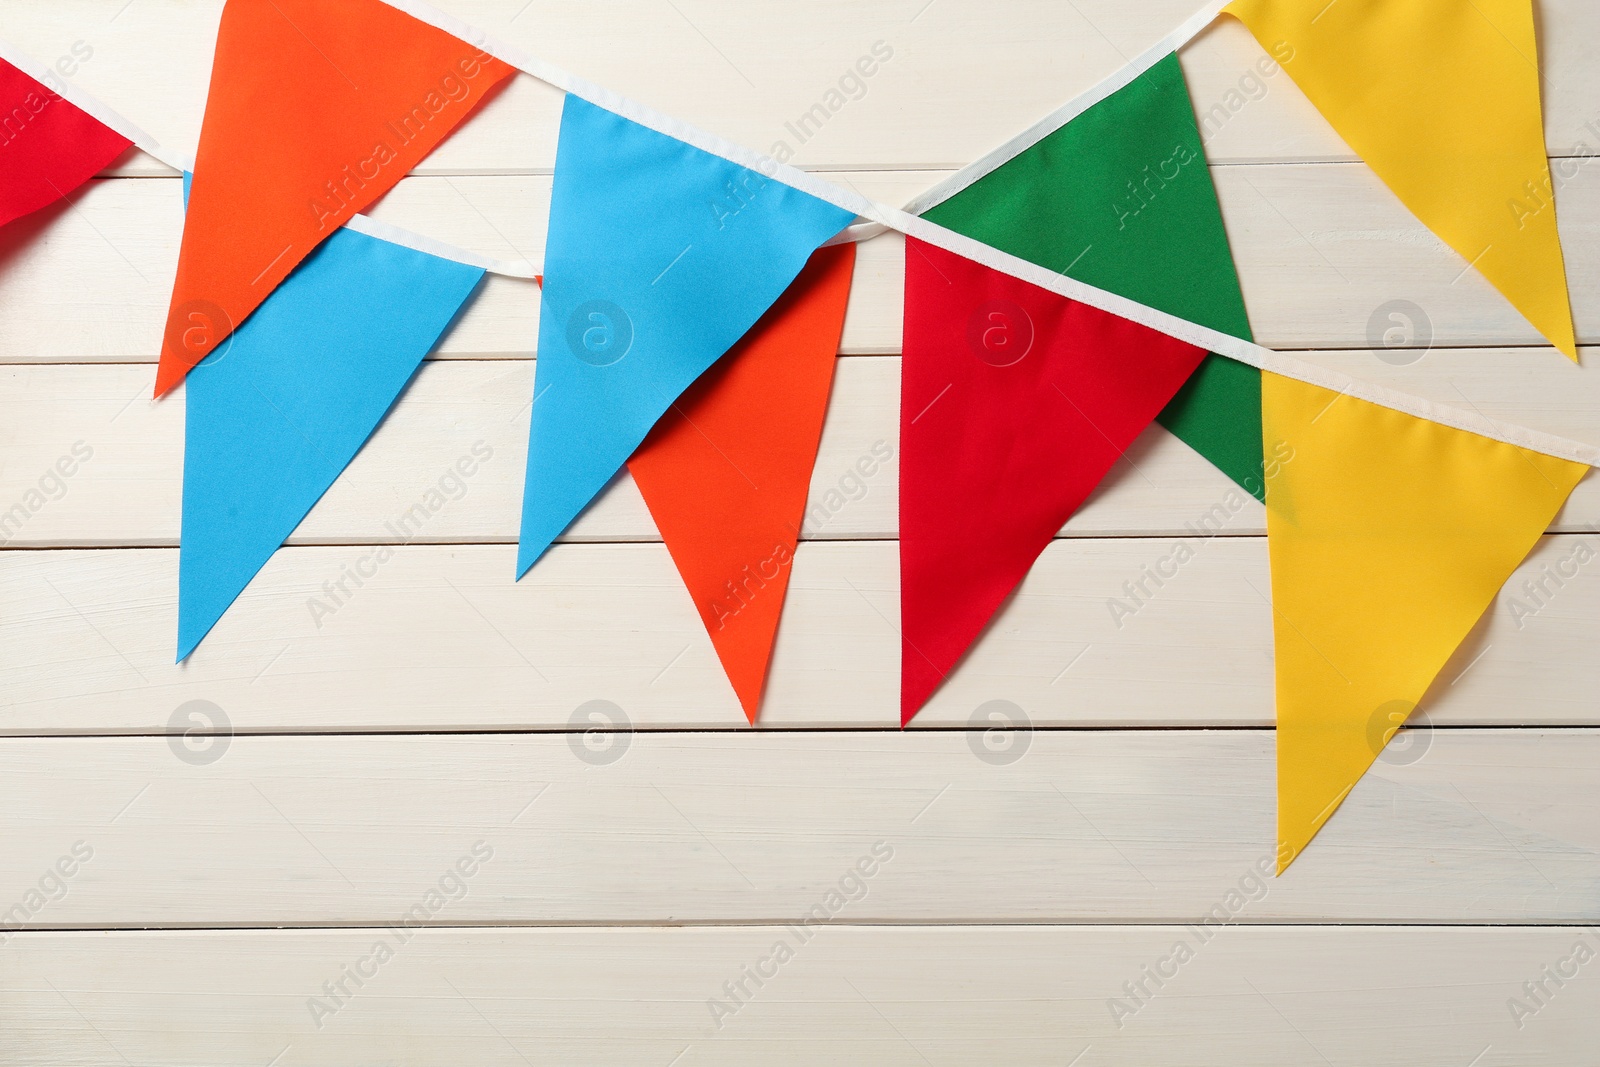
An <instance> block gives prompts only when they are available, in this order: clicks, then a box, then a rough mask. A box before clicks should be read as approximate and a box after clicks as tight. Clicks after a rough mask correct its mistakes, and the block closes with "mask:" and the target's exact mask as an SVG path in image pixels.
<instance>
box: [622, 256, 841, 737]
mask: <svg viewBox="0 0 1600 1067" xmlns="http://www.w3.org/2000/svg"><path fill="white" fill-rule="evenodd" d="M854 266H855V245H853V244H844V245H836V246H834V247H831V248H822V249H819V250H818V251H817V252H816V253H815V254H813V255H812V257H811V260H810V262H809V263H807V264H806V268H805V270H803V271H802V272H801V273H800V276H799V277H798V278H796V279H795V280H794V281H793V282H792V283H791V284H790V286H789V288H788V289H787V290H785V291H784V294H783V296H782V297H781V298H779V300H778V302H777V303H776V304H773V305H772V307H771V308H770V309H769V310H768V311H767V313H766V314H765V315H764V316H762V317H761V319H760V320H759V321H758V322H757V323H756V324H755V325H754V326H753V327H751V328H750V332H749V333H747V334H745V335H744V337H743V338H742V339H741V340H740V341H739V343H738V344H737V345H735V346H734V347H733V348H732V349H730V350H729V351H728V353H727V354H726V355H724V356H723V357H722V358H721V359H720V360H718V361H717V362H716V364H714V365H713V366H712V368H711V369H710V370H709V371H707V372H706V373H705V374H704V375H702V376H701V377H700V378H699V380H697V381H696V382H695V383H694V385H692V386H690V387H689V388H688V390H687V391H686V392H684V394H683V396H682V397H680V398H679V400H678V402H677V403H676V404H674V405H673V407H672V409H671V410H669V411H668V412H667V414H666V415H664V416H662V418H661V420H660V421H659V422H657V423H656V425H655V428H654V429H653V430H651V431H650V436H649V437H647V438H645V441H644V444H642V445H640V446H639V449H638V451H636V452H635V453H634V454H633V458H632V459H630V460H629V461H628V470H629V471H631V472H632V474H633V479H634V481H635V482H637V483H638V486H639V491H640V492H641V493H642V494H644V500H645V503H646V504H648V505H649V507H650V514H651V515H652V516H654V517H655V520H656V525H657V526H658V527H660V529H661V537H662V539H663V540H664V541H666V543H667V549H668V551H670V552H671V553H672V560H673V562H674V563H676V564H677V566H678V573H679V574H681V575H682V576H683V582H684V585H685V586H687V587H688V590H689V595H690V596H691V597H693V599H694V604H695V608H696V609H697V610H698V611H699V612H700V619H701V621H702V622H704V623H705V627H706V630H707V632H708V633H710V635H711V642H712V644H713V645H715V646H716V649H717V655H718V657H720V658H721V660H722V668H723V670H724V671H726V672H727V675H728V680H729V681H730V682H732V683H733V688H734V691H735V692H736V693H737V694H738V696H739V703H740V704H741V705H743V707H744V713H745V716H746V717H747V718H748V719H749V720H750V721H751V722H752V723H754V722H755V721H756V712H757V710H758V709H759V708H760V706H761V691H762V688H763V686H764V685H765V683H766V678H767V664H768V661H769V660H770V659H771V657H772V642H773V639H774V638H775V637H776V636H777V632H778V617H779V615H780V614H781V613H782V610H783V599H784V594H785V592H787V590H788V588H789V570H790V565H791V563H792V561H793V559H794V551H795V543H796V542H797V541H798V540H799V536H800V523H801V519H802V518H803V516H804V514H805V507H806V493H807V490H808V489H809V488H810V484H811V468H812V466H813V465H814V464H815V463H816V459H817V445H818V442H819V441H820V440H821V438H822V421H823V417H824V416H825V415H826V413H827V407H828V391H829V389H830V388H831V386H832V384H833V364H834V357H835V355H836V354H837V353H838V351H839V334H840V331H841V330H842V329H843V327H844V309H845V303H846V301H848V299H849V297H850V278H851V274H852V272H853V270H854Z"/></svg>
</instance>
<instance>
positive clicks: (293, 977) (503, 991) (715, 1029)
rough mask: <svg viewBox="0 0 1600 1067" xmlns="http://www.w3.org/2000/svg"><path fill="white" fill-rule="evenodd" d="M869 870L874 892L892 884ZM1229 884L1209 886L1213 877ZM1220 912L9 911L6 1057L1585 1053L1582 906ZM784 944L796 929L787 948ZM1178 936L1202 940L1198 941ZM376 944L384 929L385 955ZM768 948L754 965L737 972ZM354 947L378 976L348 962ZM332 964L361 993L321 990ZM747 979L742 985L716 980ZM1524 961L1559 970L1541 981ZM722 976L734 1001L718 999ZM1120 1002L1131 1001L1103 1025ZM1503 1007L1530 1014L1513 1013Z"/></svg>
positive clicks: (1405, 1056) (1317, 1063) (1242, 1059)
mask: <svg viewBox="0 0 1600 1067" xmlns="http://www.w3.org/2000/svg"><path fill="white" fill-rule="evenodd" d="M495 862H498V860H496V861H491V863H490V866H491V867H492V866H493V864H494V863H495ZM891 869H892V864H891ZM442 871H443V868H441V872H442ZM432 873H433V872H429V874H430V876H431V875H432ZM884 874H888V871H885V872H884ZM425 884H426V883H424V882H419V883H418V884H417V886H416V891H417V892H418V893H420V892H422V890H423V887H424V885H425ZM865 884H866V885H867V887H868V888H867V892H868V894H869V895H868V897H867V900H868V901H870V900H871V894H873V893H876V892H877V888H876V886H875V885H874V884H873V882H872V881H867V882H866V883H865ZM466 885H467V887H468V888H467V892H468V893H469V894H477V893H479V892H481V891H482V890H481V889H480V888H479V887H478V886H477V885H476V884H474V883H473V882H467V883H466ZM1229 888H1230V884H1229V883H1220V884H1219V885H1217V886H1216V891H1217V895H1218V897H1219V899H1220V897H1221V896H1222V895H1223V894H1224V893H1225V892H1226V891H1227V890H1228V889H1229ZM1273 892H1276V890H1273ZM454 906H455V905H449V907H454ZM853 906H854V905H847V907H853ZM797 929H798V928H797ZM1207 933H1208V934H1209V936H1210V940H1208V941H1205V942H1204V943H1201V941H1200V936H1199V935H1198V934H1196V933H1190V932H1189V931H1187V930H1185V929H1183V928H1177V929H1174V928H1171V927H1158V926H1113V927H1081V926H1079V927H1065V926H1045V927H1027V928H1015V927H1009V928H1008V927H976V928H962V927H956V928H950V927H919V926H913V927H905V928H898V927H890V928H875V927H830V928H823V929H818V930H812V929H809V928H807V929H803V930H800V932H799V933H796V932H793V931H791V930H790V929H788V928H787V927H783V926H777V927H764V926H758V927H745V928H719V929H637V928H625V929H578V930H566V929H519V928H496V929H488V930H477V929H472V930H441V929H424V930H419V931H407V932H405V933H404V934H399V933H391V932H389V931H387V930H372V931H315V932H313V931H260V932H239V933H199V934H174V933H160V934H143V933H127V934H123V933H119V934H57V933H39V934H19V935H16V936H14V937H13V938H12V939H11V941H10V942H9V943H8V945H7V947H6V967H5V971H4V973H3V975H0V1013H3V1014H4V1016H5V1018H6V1019H7V1025H6V1028H5V1030H4V1032H3V1033H0V1054H3V1055H5V1056H6V1058H7V1059H9V1060H11V1061H13V1062H33V1063H74V1064H107V1065H111V1064H123V1063H124V1062H126V1063H160V1064H164V1065H170V1067H180V1065H182V1067H189V1065H193V1067H233V1065H238V1067H260V1065H262V1064H266V1063H275V1064H277V1065H278V1067H302V1065H308V1064H348V1063H384V1064H394V1065H417V1067H422V1065H433V1064H439V1063H471V1064H475V1065H484V1067H495V1065H507V1067H512V1065H522V1064H526V1063H533V1062H550V1063H561V1064H605V1065H612V1064H641V1065H657V1067H659V1065H661V1064H668V1063H675V1064H677V1065H678V1067H708V1065H714V1064H725V1065H741V1067H742V1065H745V1064H750V1063H761V1064H797V1065H798V1064H816V1063H872V1064H884V1065H907V1067H911V1065H916V1067H926V1065H927V1064H972V1063H1004V1064H1017V1065H1039V1067H1045V1065H1049V1067H1060V1065H1061V1064H1066V1063H1070V1062H1072V1058H1073V1057H1074V1056H1077V1057H1079V1060H1078V1062H1079V1063H1080V1064H1082V1065H1083V1067H1091V1065H1092V1067H1114V1065H1124V1067H1147V1065H1149V1064H1164V1065H1167V1064H1170V1065H1200V1064H1216V1063H1227V1064H1230V1065H1236V1067H1300V1065H1305V1067H1325V1065H1326V1064H1327V1063H1361V1064H1366V1065H1370V1067H1411V1065H1413V1064H1417V1063H1442V1064H1467V1063H1472V1062H1474V1057H1476V1058H1477V1059H1476V1067H1568V1065H1570V1064H1574V1063H1580V1062H1585V1060H1584V1057H1586V1056H1587V1055H1589V1053H1590V1051H1591V1049H1592V1045H1593V1040H1592V1037H1593V1035H1592V1029H1593V1027H1592V1019H1593V1016H1594V1012H1595V1010H1596V1008H1600V1000H1597V996H1596V988H1595V984H1594V982H1593V980H1592V979H1591V980H1589V981H1584V980H1582V978H1579V979H1578V980H1563V981H1562V982H1561V984H1560V985H1559V986H1558V985H1557V984H1556V983H1555V982H1552V981H1550V980H1549V979H1548V978H1545V977H1544V976H1543V973H1542V968H1543V967H1545V966H1551V967H1554V966H1556V965H1558V964H1559V965H1560V966H1561V967H1562V968H1563V969H1565V970H1567V971H1568V972H1569V974H1570V973H1571V972H1572V971H1573V970H1574V969H1577V971H1578V973H1579V974H1580V975H1581V976H1584V977H1587V975H1588V970H1589V968H1592V967H1593V966H1594V964H1593V963H1580V962H1578V961H1577V960H1575V959H1574V949H1575V946H1578V945H1583V946H1584V947H1585V949H1586V950H1587V955H1584V958H1585V959H1587V958H1589V955H1592V954H1593V952H1594V950H1595V947H1596V944H1597V935H1596V934H1595V932H1594V931H1592V930H1579V929H1570V928H1553V929H1552V928H1546V929H1538V928H1519V929H1504V928H1498V929H1497V928H1483V927H1468V928H1449V927H1446V928H1437V927H1433V928H1429V927H1390V928H1383V929H1374V928H1363V927H1325V926H1315V927H1276V928H1271V927H1265V928H1264V927H1251V926H1231V927H1225V928H1222V929H1220V930H1218V931H1216V932H1215V933H1210V932H1209V931H1207ZM802 934H803V935H805V936H806V938H807V939H806V940H804V941H803V942H802V938H801V935H802ZM402 936H405V937H406V938H407V940H405V941H404V943H403V944H402V943H400V938H401V937H402ZM779 942H783V943H784V944H785V945H786V946H788V947H789V948H790V950H791V951H792V953H793V955H792V956H786V957H785V958H784V960H783V962H781V963H779V962H778V961H777V955H778V953H775V952H774V949H775V946H776V945H777V944H778V943H779ZM1180 942H1182V943H1184V944H1186V945H1188V946H1190V947H1191V950H1192V954H1191V955H1190V956H1188V957H1186V958H1185V959H1184V961H1183V962H1182V963H1181V964H1180V963H1177V962H1176V960H1177V955H1176V954H1175V953H1174V949H1175V946H1176V945H1177V944H1178V943H1180ZM378 944H384V945H386V946H387V947H388V948H389V950H390V952H391V953H392V955H387V956H385V958H384V960H383V962H381V963H380V962H378V960H377V956H378V955H379V953H377V952H375V946H376V945H378ZM758 965H759V966H760V967H761V968H762V969H763V970H764V971H766V972H767V977H765V978H762V977H760V976H758V979H757V980H758V981H759V983H760V984H759V986H758V985H757V983H756V982H754V981H751V980H750V979H748V978H746V977H744V975H745V970H746V968H750V969H751V970H752V971H754V969H755V968H756V967H757V966H758ZM1158 965H1159V966H1160V967H1162V968H1163V969H1164V970H1166V971H1167V972H1168V973H1169V977H1168V978H1165V979H1162V978H1160V977H1159V975H1158V977H1157V980H1158V981H1159V982H1160V988H1159V989H1157V988H1156V985H1155V983H1154V982H1152V981H1150V980H1149V979H1146V978H1144V968H1146V967H1149V968H1152V969H1154V968H1155V967H1157V966H1158ZM347 967H348V968H352V969H354V968H357V967H359V968H360V969H361V970H362V971H363V972H365V973H366V975H367V977H365V978H362V977H361V975H359V974H358V975H357V976H356V979H355V980H351V979H348V978H345V977H344V975H345V973H346V972H345V970H344V968H347ZM351 973H353V970H352V972H351ZM338 981H343V982H344V983H345V989H346V990H348V991H349V993H350V995H349V996H345V995H343V994H340V993H339V992H338V991H337V989H335V990H334V992H333V994H332V996H331V997H330V996H329V994H328V993H327V992H326V991H325V990H324V988H323V984H324V983H325V982H338ZM740 981H743V982H744V988H745V990H747V991H748V995H743V994H739V993H738V992H737V989H736V991H735V993H734V994H733V995H732V996H730V994H729V993H727V992H726V991H724V988H723V983H725V982H728V983H736V982H740ZM1138 981H1143V982H1144V984H1145V988H1146V989H1147V990H1149V991H1150V992H1151V994H1152V995H1151V996H1150V997H1148V998H1140V1001H1141V1002H1138V1003H1137V1004H1136V1002H1135V1001H1134V999H1133V998H1131V997H1129V995H1128V993H1127V992H1125V991H1124V989H1123V985H1124V983H1128V982H1138ZM1528 981H1543V982H1544V983H1545V989H1546V990H1547V991H1548V993H1549V996H1548V998H1544V997H1541V998H1540V999H1541V1000H1542V1001H1543V1003H1542V1004H1538V1005H1537V1006H1535V1004H1534V1002H1533V1001H1532V1000H1530V999H1529V998H1528V994H1527V993H1526V992H1524V990H1523V988H1522V987H1523V983H1524V982H1528ZM357 982H359V983H360V984H359V987H358V986H357V984H356V983H357ZM713 1000H715V1001H717V1002H719V1003H722V1004H731V1005H733V1008H732V1009H731V1014H723V1013H721V1012H719V1013H718V1014H717V1015H716V1016H715V1017H713V1014H712V1009H711V1007H710V1002H712V1001H713ZM1116 1003H1121V1004H1125V1005H1130V1006H1135V1007H1136V1010H1134V1011H1133V1012H1132V1014H1127V1013H1121V1014H1119V1015H1118V1016H1117V1021H1113V1015H1112V1005H1114V1004H1116ZM1511 1003H1520V1004H1522V1005H1524V1006H1525V1007H1527V1008H1530V1009H1535V1008H1536V1010H1533V1012H1532V1014H1525V1015H1518V1016H1513V1015H1512V1012H1511V1010H1510V1008H1509V1005H1510V1004H1511ZM1118 1021H1120V1023H1121V1025H1120V1026H1119V1025H1118V1024H1117V1023H1118ZM1518 1022H1520V1023H1521V1026H1518V1025H1517V1023H1518ZM275 1057H276V1059H275ZM675 1057H676V1058H675Z"/></svg>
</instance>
